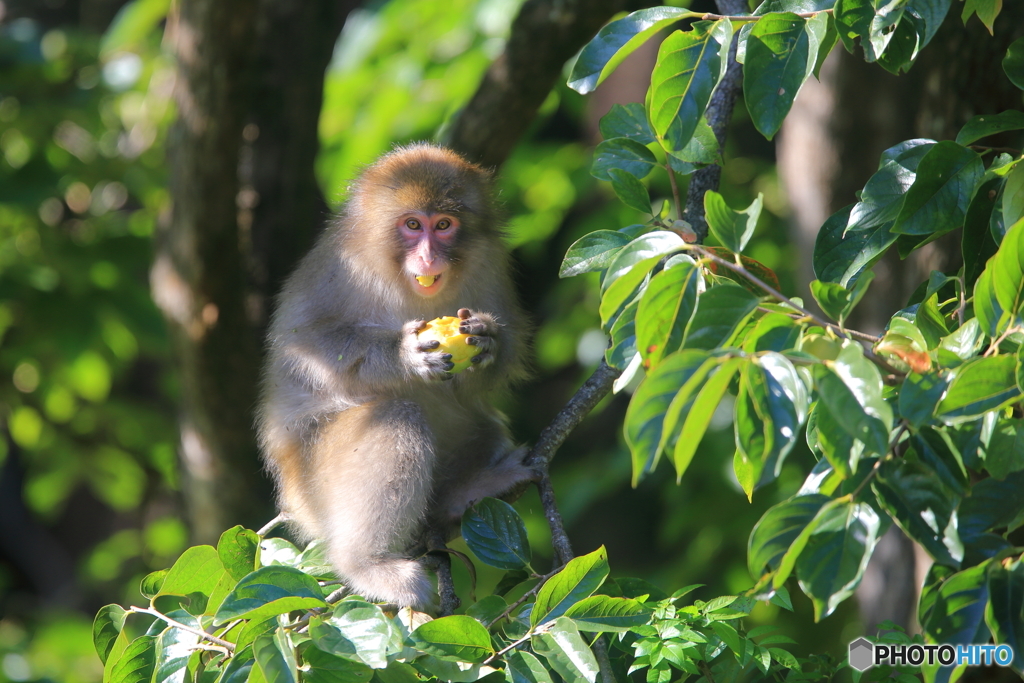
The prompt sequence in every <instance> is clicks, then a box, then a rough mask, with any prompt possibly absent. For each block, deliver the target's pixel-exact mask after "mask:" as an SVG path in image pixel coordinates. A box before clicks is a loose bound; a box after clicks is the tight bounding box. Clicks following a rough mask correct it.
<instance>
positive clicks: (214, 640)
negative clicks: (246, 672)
mask: <svg viewBox="0 0 1024 683" xmlns="http://www.w3.org/2000/svg"><path fill="white" fill-rule="evenodd" d="M128 611H129V612H135V613H136V614H148V615H149V616H151V617H156V618H157V619H160V620H162V621H165V622H167V623H168V624H170V625H171V626H173V627H174V628H180V629H181V630H182V631H186V632H188V633H191V634H192V635H195V636H199V637H200V638H203V639H205V640H208V641H210V642H211V643H216V644H217V645H220V646H221V647H223V648H225V649H227V651H228V652H231V653H233V652H234V651H235V644H234V643H229V642H228V641H226V640H224V639H223V638H218V637H217V636H212V635H210V634H209V633H207V632H206V631H201V630H199V629H197V628H192V627H191V626H186V625H185V624H183V623H181V622H180V621H175V620H174V619H171V618H170V617H169V616H167V615H166V614H161V613H160V612H158V611H156V610H155V609H150V608H149V607H135V606H134V605H132V606H130V607H129V608H128Z"/></svg>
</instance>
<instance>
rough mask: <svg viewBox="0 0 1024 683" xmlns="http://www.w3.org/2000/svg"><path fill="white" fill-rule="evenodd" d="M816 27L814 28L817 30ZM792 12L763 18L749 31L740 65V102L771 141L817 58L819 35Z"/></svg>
mask: <svg viewBox="0 0 1024 683" xmlns="http://www.w3.org/2000/svg"><path fill="white" fill-rule="evenodd" d="M819 25H820V24H819V23H817V22H816V23H815V24H814V26H815V27H817V26H819ZM807 27H808V23H807V22H806V21H805V20H804V19H802V18H801V17H799V16H797V15H796V14H793V13H791V12H784V13H778V14H769V15H767V16H764V17H762V18H761V19H759V20H758V22H757V23H756V24H755V25H754V28H753V29H752V30H751V31H750V37H749V38H748V39H747V56H746V58H745V59H744V65H743V98H744V101H745V102H746V103H747V109H748V110H749V111H750V118H751V120H752V121H753V123H754V127H755V128H757V130H758V131H759V132H760V133H761V134H762V135H764V136H765V137H766V138H768V139H769V140H771V139H772V138H773V137H775V134H776V133H777V132H778V131H779V128H780V127H781V126H782V121H783V119H785V118H786V114H788V113H789V110H790V107H792V106H793V100H794V99H796V94H797V92H799V90H800V87H801V86H802V85H803V83H804V81H805V80H807V78H808V77H809V76H810V75H811V72H812V71H813V70H814V65H815V63H816V62H817V58H818V46H819V45H820V42H821V38H823V37H824V28H825V26H824V25H821V29H822V30H821V31H820V34H819V32H815V33H812V32H810V31H808V30H806V29H807Z"/></svg>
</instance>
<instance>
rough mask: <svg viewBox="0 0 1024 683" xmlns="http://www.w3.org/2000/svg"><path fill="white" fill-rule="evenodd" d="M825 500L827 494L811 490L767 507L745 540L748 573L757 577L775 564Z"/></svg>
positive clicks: (774, 566) (771, 568)
mask: <svg viewBox="0 0 1024 683" xmlns="http://www.w3.org/2000/svg"><path fill="white" fill-rule="evenodd" d="M828 501H829V498H828V496H824V495H822V494H820V493H812V494H810V495H797V496H794V497H792V498H789V499H787V500H784V501H782V502H781V503H778V504H776V505H773V506H772V507H770V508H768V510H767V511H766V512H765V513H764V515H762V516H761V519H760V520H758V522H757V524H755V525H754V528H753V529H752V530H751V532H750V538H749V540H748V541H747V568H748V569H749V570H750V575H751V576H754V577H758V576H761V575H762V574H763V573H764V572H765V571H769V570H773V569H776V568H778V566H779V563H780V562H781V560H782V557H783V555H785V554H786V551H787V550H788V549H789V547H790V545H791V544H792V543H793V541H794V540H796V537H797V536H798V535H799V534H800V532H801V531H803V530H804V529H805V528H806V527H807V525H808V524H810V522H811V520H812V519H814V516H815V515H816V514H818V511H819V510H821V507H822V506H823V505H824V504H825V503H827V502H828Z"/></svg>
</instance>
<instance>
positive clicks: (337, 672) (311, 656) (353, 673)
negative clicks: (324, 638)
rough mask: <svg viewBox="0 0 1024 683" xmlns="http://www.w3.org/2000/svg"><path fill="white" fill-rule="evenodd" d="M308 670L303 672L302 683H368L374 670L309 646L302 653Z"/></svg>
mask: <svg viewBox="0 0 1024 683" xmlns="http://www.w3.org/2000/svg"><path fill="white" fill-rule="evenodd" d="M302 658H303V660H305V664H306V666H307V667H309V668H308V669H306V670H304V671H303V672H302V683H368V681H369V680H370V679H371V678H372V677H373V669H371V668H370V667H368V666H366V665H365V664H362V663H360V662H355V661H352V660H351V659H345V658H344V657H338V656H336V655H332V654H328V653H326V652H324V651H323V650H321V649H319V648H316V647H313V646H312V645H309V646H307V647H306V649H305V650H303V651H302Z"/></svg>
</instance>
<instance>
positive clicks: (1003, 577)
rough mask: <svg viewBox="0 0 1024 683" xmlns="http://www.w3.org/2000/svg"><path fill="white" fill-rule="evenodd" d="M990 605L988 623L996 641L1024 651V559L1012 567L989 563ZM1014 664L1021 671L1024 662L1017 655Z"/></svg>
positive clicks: (988, 607)
mask: <svg viewBox="0 0 1024 683" xmlns="http://www.w3.org/2000/svg"><path fill="white" fill-rule="evenodd" d="M988 594H989V600H988V605H986V607H985V623H986V624H987V625H988V628H989V630H990V631H992V638H993V640H995V642H996V643H1000V644H1006V645H1009V646H1010V647H1012V648H1013V650H1014V652H1015V653H1018V654H1019V653H1021V652H1024V616H1022V614H1024V563H1022V562H1020V561H1017V562H1014V563H1013V564H1012V565H1010V566H1009V567H1004V566H1003V565H1002V564H1000V563H998V562H993V563H991V564H990V565H989V566H988ZM1013 668H1014V670H1015V671H1017V673H1018V674H1019V673H1020V672H1021V670H1022V668H1024V663H1022V662H1021V661H1020V660H1019V659H1017V658H1015V659H1014V661H1013Z"/></svg>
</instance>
